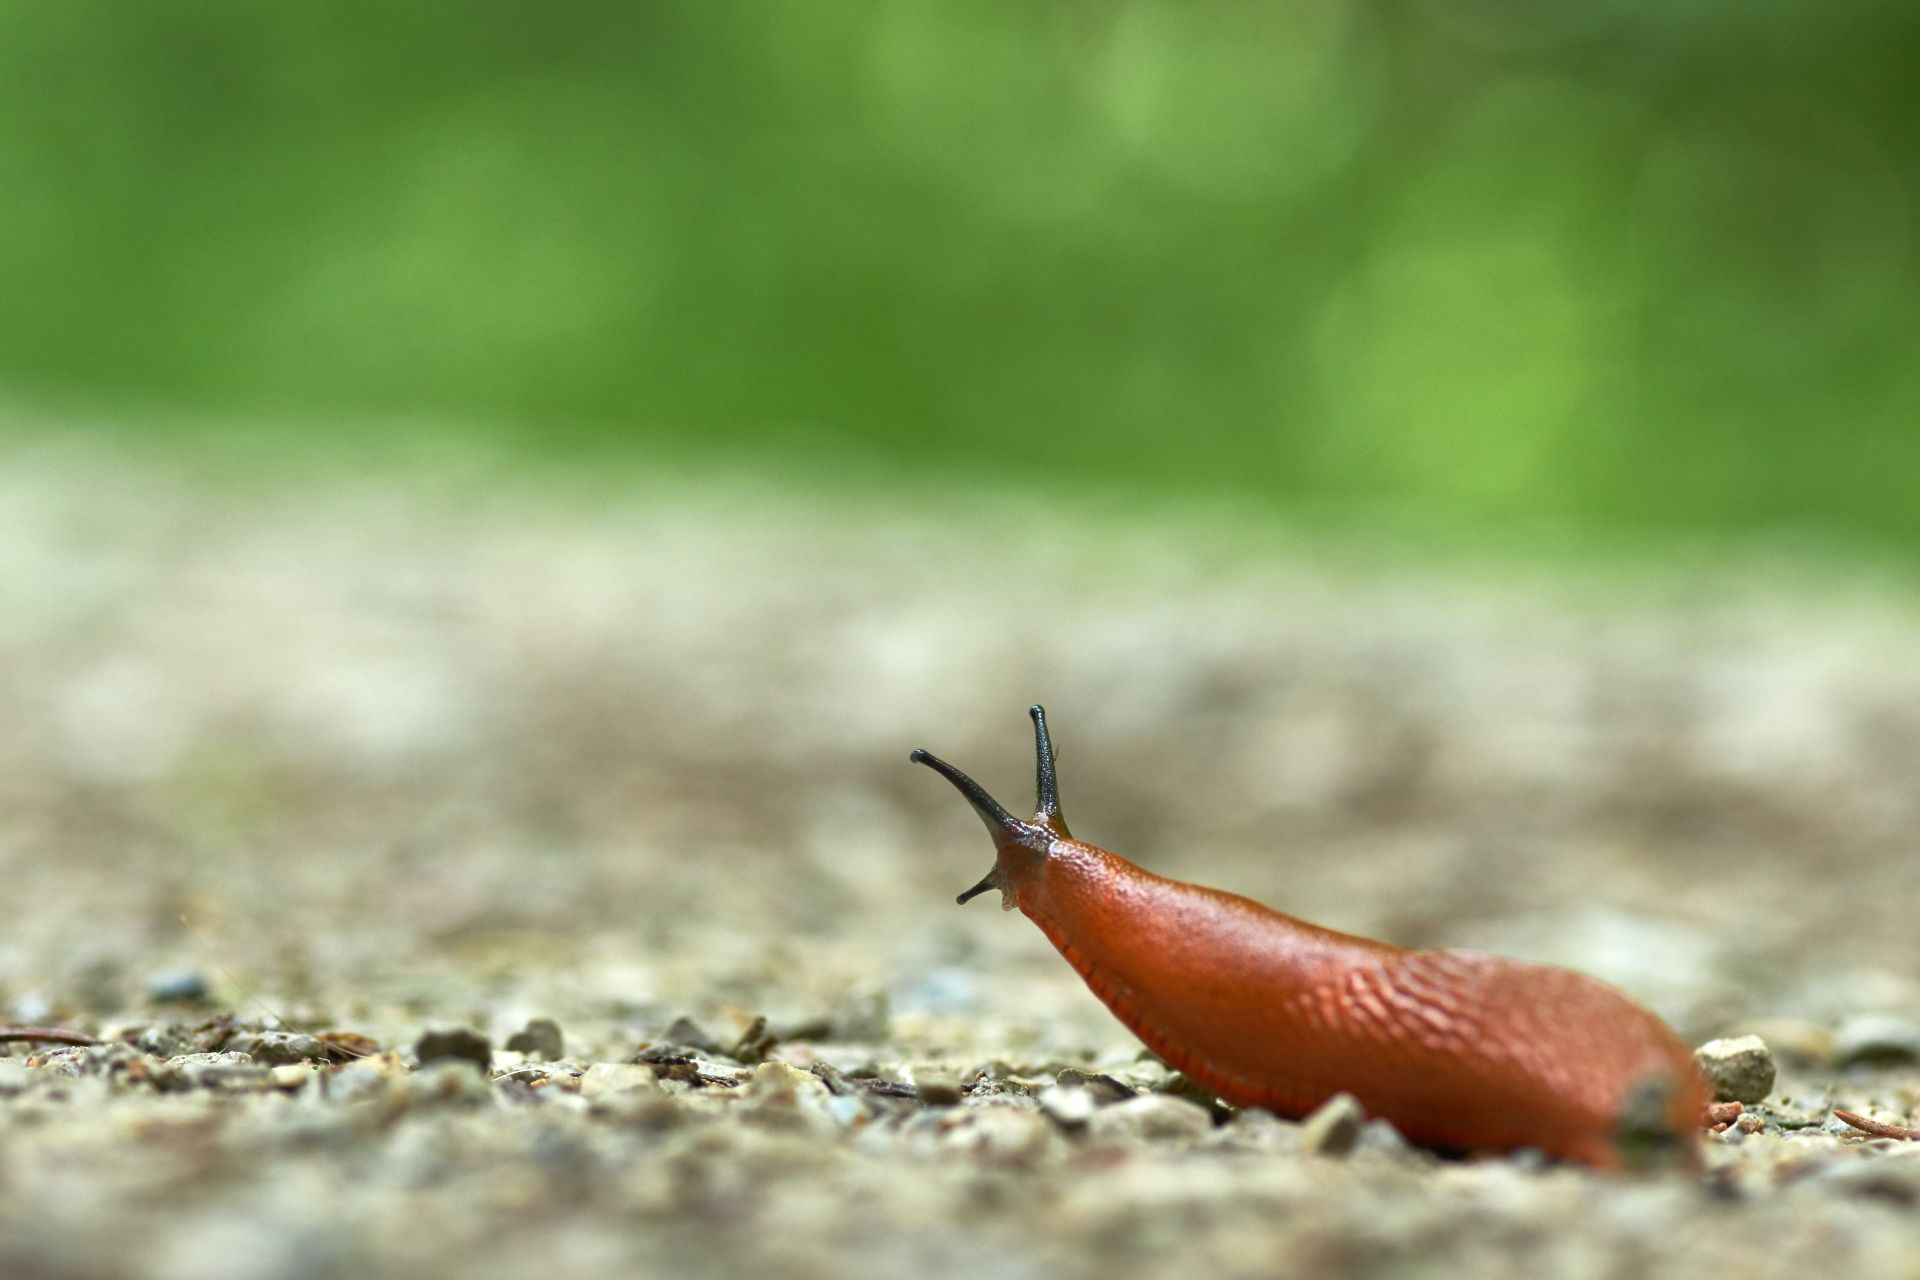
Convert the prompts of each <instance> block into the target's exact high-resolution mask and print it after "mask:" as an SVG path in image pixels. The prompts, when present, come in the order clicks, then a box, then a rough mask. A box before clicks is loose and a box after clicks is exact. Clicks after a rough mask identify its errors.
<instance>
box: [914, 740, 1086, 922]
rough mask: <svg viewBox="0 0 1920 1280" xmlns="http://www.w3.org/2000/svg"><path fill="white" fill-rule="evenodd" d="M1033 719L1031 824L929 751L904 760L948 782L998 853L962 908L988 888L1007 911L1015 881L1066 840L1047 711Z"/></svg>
mask: <svg viewBox="0 0 1920 1280" xmlns="http://www.w3.org/2000/svg"><path fill="white" fill-rule="evenodd" d="M1028 714H1029V715H1031V716H1032V717H1033V749H1034V755H1035V756H1036V757H1037V758H1038V761H1039V763H1038V766H1037V776H1038V786H1037V790H1038V792H1039V798H1038V800H1037V801H1036V802H1035V805H1034V814H1033V821H1032V822H1022V821H1021V820H1020V819H1018V818H1016V817H1014V816H1013V815H1012V814H1010V813H1008V812H1007V811H1006V809H1005V808H1003V807H1002V806H1001V804H1000V802H999V801H997V800H995V799H994V798H993V797H992V796H990V795H988V794H987V792H986V788H984V787H982V786H981V785H980V784H979V783H977V782H975V781H974V780H973V779H972V778H969V777H968V776H967V775H966V774H964V773H962V772H960V770H958V769H956V768H954V767H953V766H952V765H950V764H948V763H947V762H946V761H945V760H942V759H941V758H940V757H938V756H936V755H934V754H933V753H932V752H929V751H915V752H914V753H913V754H912V755H910V756H908V757H907V758H908V759H909V760H911V761H913V762H914V763H915V764H924V765H926V766H927V767H928V768H929V769H932V770H933V771H934V772H935V773H937V774H939V775H940V776H941V777H943V778H945V779H946V780H947V781H948V782H951V783H952V784H953V785H954V787H955V788H957V789H958V790H959V792H960V794H961V795H963V796H965V797H966V798H967V802H968V803H969V804H971V805H972V806H973V810H974V812H975V813H977V814H979V815H980V820H981V821H982V822H984V823H986V826H987V832H988V834H989V835H991V836H992V837H993V846H994V849H995V851H996V853H997V854H998V857H996V858H995V860H994V864H993V870H991V871H989V872H987V874H986V875H985V876H983V877H981V880H980V883H978V884H976V885H974V886H973V888H971V889H969V890H967V891H966V892H965V893H963V894H961V895H960V896H959V898H958V899H956V901H958V902H960V903H961V904H962V905H965V904H966V903H967V902H969V901H971V900H972V899H973V898H975V897H978V896H979V895H980V894H983V893H985V892H986V891H987V890H989V889H998V890H1000V906H1001V908H1002V909H1003V910H1007V911H1011V910H1013V908H1014V907H1015V906H1017V905H1019V893H1020V889H1019V886H1020V878H1021V876H1022V874H1023V873H1028V872H1031V871H1033V870H1034V869H1035V868H1037V867H1038V866H1039V865H1040V863H1041V862H1043V861H1044V860H1045V859H1046V856H1047V853H1048V851H1049V850H1051V849H1052V848H1053V842H1054V841H1056V840H1064V839H1067V838H1069V837H1068V832H1067V823H1066V819H1064V818H1062V817H1061V816H1060V784H1059V780H1058V779H1057V778H1056V777H1055V775H1054V764H1053V742H1052V741H1051V740H1050V739H1049V738H1048V737H1047V713H1046V710H1045V709H1044V708H1042V707H1039V706H1034V707H1033V708H1031V709H1030V710H1029V711H1028Z"/></svg>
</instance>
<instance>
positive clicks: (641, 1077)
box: [580, 1062, 666, 1098]
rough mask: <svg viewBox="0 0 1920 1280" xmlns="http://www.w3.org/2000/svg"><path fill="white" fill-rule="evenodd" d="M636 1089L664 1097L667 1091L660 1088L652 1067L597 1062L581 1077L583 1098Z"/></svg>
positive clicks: (628, 1063)
mask: <svg viewBox="0 0 1920 1280" xmlns="http://www.w3.org/2000/svg"><path fill="white" fill-rule="evenodd" d="M636 1089H637V1090H639V1091H641V1092H643V1093H650V1094H659V1095H661V1096H663V1097H664V1096H665V1094H666V1090H665V1089H663V1088H661V1087H660V1077H659V1076H657V1075H655V1074H654V1072H653V1068H652V1067H646V1066H640V1065H638V1064H636V1063H631V1062H596V1063H594V1064H593V1065H592V1066H590V1067H588V1068H587V1072H586V1074H585V1075H583V1076H581V1077H580V1096H581V1097H583V1098H604V1097H606V1096H607V1095H608V1094H614V1093H628V1092H631V1091H633V1090H636Z"/></svg>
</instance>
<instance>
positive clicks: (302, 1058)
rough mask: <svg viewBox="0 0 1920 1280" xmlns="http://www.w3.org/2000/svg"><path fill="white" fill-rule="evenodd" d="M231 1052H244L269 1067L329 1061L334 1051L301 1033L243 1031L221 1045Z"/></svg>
mask: <svg viewBox="0 0 1920 1280" xmlns="http://www.w3.org/2000/svg"><path fill="white" fill-rule="evenodd" d="M221 1048H222V1049H224V1050H225V1051H226V1052H228V1053H244V1054H246V1055H247V1056H248V1057H250V1058H252V1059H253V1060H254V1061H255V1062H258V1063H262V1064H264V1065H266V1066H285V1065H288V1064H292V1063H299V1062H313V1061H321V1062H325V1061H328V1060H330V1059H331V1057H332V1056H333V1053H332V1050H331V1049H329V1048H328V1047H327V1046H326V1045H325V1044H324V1043H322V1042H321V1041H320V1040H318V1039H317V1038H315V1037H313V1036H310V1035H306V1034H303V1033H301V1032H298V1031H242V1032H240V1033H239V1034H237V1035H234V1036H231V1037H229V1038H228V1040H227V1042H226V1043H225V1044H224V1045H222V1046H221Z"/></svg>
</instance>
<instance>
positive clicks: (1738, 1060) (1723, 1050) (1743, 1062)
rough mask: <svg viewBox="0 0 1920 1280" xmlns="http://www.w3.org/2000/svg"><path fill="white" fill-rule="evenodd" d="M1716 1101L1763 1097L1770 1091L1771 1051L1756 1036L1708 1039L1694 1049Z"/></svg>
mask: <svg viewBox="0 0 1920 1280" xmlns="http://www.w3.org/2000/svg"><path fill="white" fill-rule="evenodd" d="M1693 1060H1694V1061H1695V1062H1697V1063H1699V1064H1700V1070H1701V1071H1702V1072H1704V1073H1705V1075H1706V1077H1707V1084H1708V1085H1709V1086H1710V1087H1711V1088H1712V1089H1713V1098H1714V1101H1716V1102H1743V1103H1754V1102H1764V1101H1766V1098H1767V1095H1768V1094H1770V1093H1772V1092H1773V1081H1774V1065H1773V1053H1772V1051H1771V1050H1769V1049H1768V1048H1767V1043H1766V1041H1764V1040H1762V1039H1761V1038H1760V1037H1759V1036H1735V1037H1733V1038H1731V1039H1726V1040H1709V1041H1707V1043H1705V1044H1703V1045H1701V1046H1700V1047H1699V1048H1698V1049H1695V1050H1694V1051H1693Z"/></svg>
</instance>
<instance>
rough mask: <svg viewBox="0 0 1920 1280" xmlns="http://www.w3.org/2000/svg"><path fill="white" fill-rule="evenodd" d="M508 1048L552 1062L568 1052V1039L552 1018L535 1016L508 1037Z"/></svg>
mask: <svg viewBox="0 0 1920 1280" xmlns="http://www.w3.org/2000/svg"><path fill="white" fill-rule="evenodd" d="M507 1048H508V1049H510V1050H512V1051H513V1052H514V1053H524V1054H526V1055H527V1056H529V1057H533V1058H539V1059H540V1060H542V1061H543V1062H552V1061H554V1060H555V1059H558V1058H560V1057H563V1056H564V1055H565V1054H566V1051H567V1041H566V1036H565V1035H564V1034H562V1032H561V1030H560V1024H559V1023H557V1022H555V1021H554V1020H553V1019H552V1018H534V1019H533V1020H532V1021H530V1022H528V1023H527V1025H526V1026H524V1027H522V1028H521V1029H520V1030H518V1031H516V1032H514V1033H513V1035H512V1036H510V1037H509V1038H508V1040H507Z"/></svg>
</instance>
